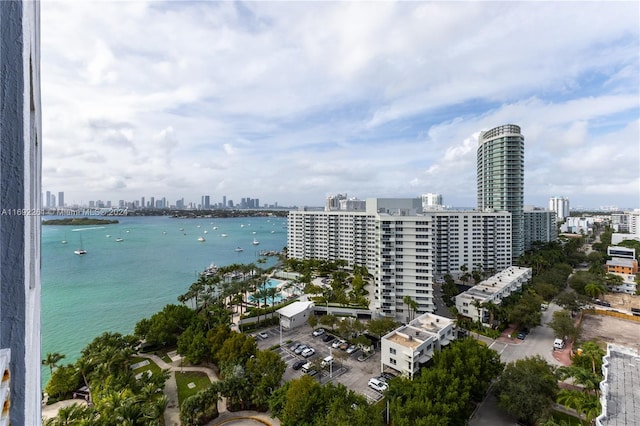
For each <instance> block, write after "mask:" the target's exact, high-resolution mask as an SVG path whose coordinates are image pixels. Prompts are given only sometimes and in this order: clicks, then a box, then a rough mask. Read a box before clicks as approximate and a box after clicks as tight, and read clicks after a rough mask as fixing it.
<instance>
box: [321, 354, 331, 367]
mask: <svg viewBox="0 0 640 426" xmlns="http://www.w3.org/2000/svg"><path fill="white" fill-rule="evenodd" d="M330 364H333V356H331V355H329V356H328V357H325V359H323V360H322V363H321V364H320V366H321V367H322V368H325V367H328V366H329V365H330Z"/></svg>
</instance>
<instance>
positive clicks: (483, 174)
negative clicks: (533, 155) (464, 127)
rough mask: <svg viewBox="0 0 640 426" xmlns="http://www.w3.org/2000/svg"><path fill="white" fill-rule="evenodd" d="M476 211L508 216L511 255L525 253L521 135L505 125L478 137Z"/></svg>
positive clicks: (515, 129) (518, 127)
mask: <svg viewBox="0 0 640 426" xmlns="http://www.w3.org/2000/svg"><path fill="white" fill-rule="evenodd" d="M478 142H479V146H478V209H479V210H480V211H485V210H506V211H508V212H510V213H511V226H512V230H511V238H512V240H511V242H512V256H513V259H514V260H515V259H517V258H518V257H519V256H520V255H521V254H522V253H524V216H523V205H524V136H522V134H521V133H520V126H516V125H514V124H505V125H502V126H499V127H496V128H493V129H491V130H489V131H487V132H482V133H481V134H480V139H479V141H478Z"/></svg>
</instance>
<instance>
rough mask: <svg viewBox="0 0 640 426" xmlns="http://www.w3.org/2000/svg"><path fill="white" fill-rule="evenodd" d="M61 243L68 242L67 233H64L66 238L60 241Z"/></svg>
mask: <svg viewBox="0 0 640 426" xmlns="http://www.w3.org/2000/svg"><path fill="white" fill-rule="evenodd" d="M60 244H67V233H66V232H65V233H64V240H62V241H60Z"/></svg>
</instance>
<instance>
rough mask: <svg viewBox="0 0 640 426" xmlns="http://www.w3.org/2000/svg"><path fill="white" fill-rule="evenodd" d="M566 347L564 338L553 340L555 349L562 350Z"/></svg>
mask: <svg viewBox="0 0 640 426" xmlns="http://www.w3.org/2000/svg"><path fill="white" fill-rule="evenodd" d="M562 349H564V340H563V339H556V340H554V341H553V350H554V351H555V350H562Z"/></svg>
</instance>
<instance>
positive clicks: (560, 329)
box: [549, 310, 580, 340]
mask: <svg viewBox="0 0 640 426" xmlns="http://www.w3.org/2000/svg"><path fill="white" fill-rule="evenodd" d="M549 327H551V328H552V329H553V333H554V335H555V337H557V338H559V339H569V340H575V339H577V338H578V335H579V334H580V329H579V328H578V327H576V326H575V324H574V322H573V317H572V316H571V313H570V312H569V311H565V310H562V311H556V312H554V313H553V319H552V320H551V321H550V322H549Z"/></svg>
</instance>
